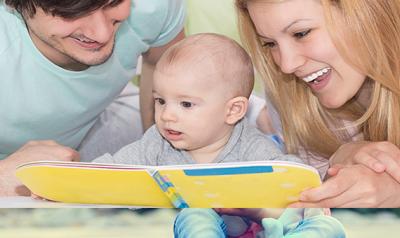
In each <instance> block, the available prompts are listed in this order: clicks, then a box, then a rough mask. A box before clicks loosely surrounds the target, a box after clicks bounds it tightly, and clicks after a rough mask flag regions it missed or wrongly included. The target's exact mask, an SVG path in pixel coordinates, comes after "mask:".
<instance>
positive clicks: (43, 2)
mask: <svg viewBox="0 0 400 238" xmlns="http://www.w3.org/2000/svg"><path fill="white" fill-rule="evenodd" d="M122 1H123V0H5V3H6V4H7V5H8V6H10V7H12V8H14V9H16V10H17V11H18V12H19V13H21V14H22V15H25V16H29V17H32V16H34V15H35V13H36V8H41V9H43V11H44V12H45V13H48V14H52V15H53V16H59V17H63V18H67V19H74V18H79V17H81V16H84V15H87V14H89V13H90V12H93V11H95V10H97V9H99V8H102V7H114V6H117V5H118V4H120V3H121V2H122Z"/></svg>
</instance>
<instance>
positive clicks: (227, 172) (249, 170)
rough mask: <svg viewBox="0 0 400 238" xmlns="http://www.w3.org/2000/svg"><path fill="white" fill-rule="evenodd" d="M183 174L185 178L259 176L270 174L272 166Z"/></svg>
mask: <svg viewBox="0 0 400 238" xmlns="http://www.w3.org/2000/svg"><path fill="white" fill-rule="evenodd" d="M183 172H184V173H185V174H186V175H187V176H210V175H233V174H259V173H272V172H273V168H272V166H248V167H233V168H232V167H231V168H205V169H185V170H183Z"/></svg>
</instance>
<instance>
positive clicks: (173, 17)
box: [125, 0, 185, 45]
mask: <svg viewBox="0 0 400 238" xmlns="http://www.w3.org/2000/svg"><path fill="white" fill-rule="evenodd" d="M131 1H132V7H131V8H132V9H131V15H130V16H129V18H128V20H127V21H126V23H125V24H127V25H128V26H129V28H130V29H131V30H133V31H134V32H135V33H136V34H137V36H138V37H139V38H141V39H142V40H143V41H144V42H146V43H147V44H149V45H153V44H159V45H161V44H163V43H166V42H168V41H169V40H171V39H170V38H173V37H175V35H177V33H178V32H179V31H180V30H181V29H182V27H183V19H184V16H185V8H184V1H183V0H131ZM163 37H165V38H166V39H165V40H163V39H161V38H163Z"/></svg>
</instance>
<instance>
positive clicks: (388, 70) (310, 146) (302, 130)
mask: <svg viewBox="0 0 400 238" xmlns="http://www.w3.org/2000/svg"><path fill="white" fill-rule="evenodd" d="M249 1H268V0H236V8H237V11H238V18H239V30H240V34H241V38H242V41H243V44H244V45H245V47H246V48H247V49H248V51H249V53H250V56H251V58H252V59H253V63H254V65H255V67H256V69H257V71H258V73H259V74H260V75H261V77H262V79H263V80H264V82H265V86H266V93H267V95H268V96H269V97H270V98H271V100H272V102H273V104H274V105H275V106H276V108H277V110H278V112H279V114H280V117H281V121H282V127H283V136H284V139H285V143H286V146H287V150H288V152H289V153H299V148H304V149H305V150H306V151H308V152H312V153H316V154H318V155H320V156H323V157H325V158H328V157H329V156H331V155H332V154H333V153H334V152H335V151H336V150H337V149H338V147H339V146H340V145H341V144H343V143H345V142H346V141H348V140H349V139H350V138H348V136H346V130H345V129H346V128H345V127H343V126H340V125H343V124H341V122H340V121H341V119H343V115H346V117H345V119H346V120H351V121H354V125H357V126H358V128H361V129H362V131H363V135H364V139H365V140H371V141H389V142H391V143H393V144H395V145H397V146H398V147H400V110H399V109H400V1H399V0H357V1H354V0H321V4H322V6H323V9H324V13H325V17H326V21H327V27H328V31H329V32H330V35H331V38H332V41H333V42H334V44H335V46H336V47H337V49H338V51H339V53H340V54H341V56H342V57H343V58H344V59H345V60H346V61H347V62H350V63H351V64H352V65H353V66H354V67H355V68H357V69H358V70H359V71H360V72H362V73H363V74H365V75H366V76H367V80H366V83H370V84H371V85H372V92H371V93H372V95H371V102H370V104H369V106H368V108H363V107H362V106H361V105H360V104H359V103H357V102H356V100H350V101H349V102H347V103H346V104H345V105H344V106H343V107H341V108H340V109H337V110H328V109H326V108H324V107H323V106H322V105H321V104H320V103H319V101H318V99H317V97H315V96H314V95H313V93H312V91H311V90H310V88H309V87H308V86H306V85H305V84H304V83H302V82H301V81H300V80H296V77H295V76H294V75H286V74H283V73H282V72H281V71H280V69H279V67H278V66H277V65H276V64H275V63H274V61H273V59H272V56H271V54H270V53H269V51H268V50H266V49H264V48H263V47H262V44H261V42H260V40H259V39H258V37H257V34H256V30H255V27H254V24H253V22H252V20H251V18H250V16H249V12H248V9H247V2H249ZM269 1H274V0H269ZM275 1H277V0H275ZM334 12H336V13H337V12H339V14H340V19H338V17H337V15H334ZM266 20H268V19H266Z"/></svg>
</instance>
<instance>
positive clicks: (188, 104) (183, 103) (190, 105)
mask: <svg viewBox="0 0 400 238" xmlns="http://www.w3.org/2000/svg"><path fill="white" fill-rule="evenodd" d="M181 105H182V107H186V108H189V107H193V103H191V102H185V101H184V102H181Z"/></svg>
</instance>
